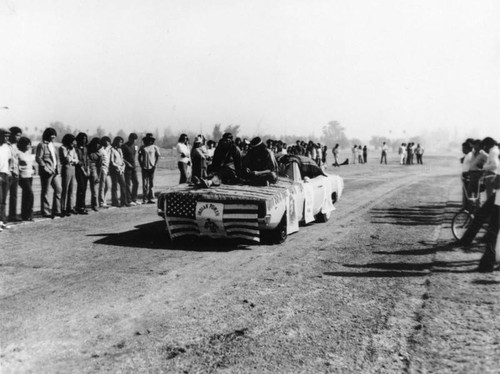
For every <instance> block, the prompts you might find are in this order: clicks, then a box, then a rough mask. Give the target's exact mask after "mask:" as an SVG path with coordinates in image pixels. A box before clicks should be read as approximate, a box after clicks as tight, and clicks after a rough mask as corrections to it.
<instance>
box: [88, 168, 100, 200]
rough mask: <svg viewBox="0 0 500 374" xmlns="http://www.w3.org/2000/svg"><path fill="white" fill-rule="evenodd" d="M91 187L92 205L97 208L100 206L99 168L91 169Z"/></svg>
mask: <svg viewBox="0 0 500 374" xmlns="http://www.w3.org/2000/svg"><path fill="white" fill-rule="evenodd" d="M89 189H90V205H91V206H92V209H97V208H98V207H99V203H98V199H97V197H98V195H99V173H98V172H97V170H91V171H90V176H89Z"/></svg>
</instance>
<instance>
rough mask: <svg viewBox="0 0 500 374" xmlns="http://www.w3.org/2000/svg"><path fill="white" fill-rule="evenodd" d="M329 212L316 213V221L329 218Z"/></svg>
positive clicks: (325, 220) (324, 220) (323, 220)
mask: <svg viewBox="0 0 500 374" xmlns="http://www.w3.org/2000/svg"><path fill="white" fill-rule="evenodd" d="M330 216H331V213H321V212H320V213H318V214H316V222H320V223H322V222H328V220H329V219H330Z"/></svg>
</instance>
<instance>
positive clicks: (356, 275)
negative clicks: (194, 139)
mask: <svg viewBox="0 0 500 374" xmlns="http://www.w3.org/2000/svg"><path fill="white" fill-rule="evenodd" d="M425 162H426V164H425V165H423V166H422V165H411V166H400V165H399V164H397V163H391V164H389V165H379V164H378V163H377V162H376V160H375V161H372V162H370V163H368V164H366V165H350V166H346V167H341V168H336V169H332V168H331V167H330V168H329V169H328V172H335V173H338V174H339V175H341V176H342V177H344V179H345V193H344V195H343V197H342V199H341V200H340V201H339V202H338V203H337V204H336V207H337V210H336V211H335V212H334V213H333V215H332V218H331V219H330V221H329V222H327V223H324V224H311V225H308V226H305V227H301V228H300V231H299V232H298V233H296V234H294V235H291V236H289V237H288V239H287V241H286V242H285V243H284V244H282V245H250V246H248V245H242V244H238V243H234V242H221V241H210V240H197V241H193V242H188V243H175V244H171V243H169V242H168V241H166V237H165V232H164V223H163V222H162V220H161V218H159V217H158V216H157V215H156V207H155V206H154V205H141V206H136V207H131V208H112V209H108V210H103V211H100V212H98V213H94V212H92V213H91V214H89V215H88V216H71V217H68V218H64V219H56V220H50V219H37V220H35V222H34V223H30V224H24V223H23V224H16V225H14V226H13V227H12V228H11V229H9V230H5V231H4V232H2V233H0V247H1V253H0V272H1V284H0V291H1V295H0V296H1V306H0V318H1V321H2V324H1V357H0V360H1V361H0V362H1V372H2V373H94V372H113V373H118V372H119V373H138V372H141V373H499V372H500V302H499V296H500V277H499V272H494V273H492V274H480V273H476V272H474V271H473V270H474V268H475V267H476V266H477V263H478V259H479V258H480V256H481V253H482V251H483V250H484V248H483V246H482V244H480V243H478V244H477V245H476V246H474V248H473V249H472V250H469V251H464V250H461V249H457V250H453V251H450V250H448V248H447V247H446V244H447V243H448V242H450V241H451V231H450V220H451V216H452V214H453V212H455V211H456V210H457V209H458V207H459V201H460V180H459V177H458V173H459V165H458V160H457V158H450V157H427V158H426V160H425ZM450 165H451V166H450ZM159 179H160V180H159V182H160V184H161V185H163V186H165V185H169V184H173V183H175V182H176V179H177V175H172V174H167V173H164V174H162V175H160V178H159Z"/></svg>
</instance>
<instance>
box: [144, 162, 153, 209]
mask: <svg viewBox="0 0 500 374" xmlns="http://www.w3.org/2000/svg"><path fill="white" fill-rule="evenodd" d="M154 179H155V169H142V201H143V202H146V201H151V200H153V199H154V198H155V192H154V186H155V185H154Z"/></svg>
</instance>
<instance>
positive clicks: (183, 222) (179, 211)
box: [165, 194, 260, 242]
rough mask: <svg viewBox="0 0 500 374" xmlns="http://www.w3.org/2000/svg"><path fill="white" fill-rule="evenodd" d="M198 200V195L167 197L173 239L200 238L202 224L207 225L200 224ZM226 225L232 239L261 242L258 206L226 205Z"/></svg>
mask: <svg viewBox="0 0 500 374" xmlns="http://www.w3.org/2000/svg"><path fill="white" fill-rule="evenodd" d="M188 196H190V197H188ZM197 201H198V199H197V198H196V197H195V196H194V195H180V194H169V195H167V197H166V199H165V212H166V213H167V214H166V215H165V220H166V222H167V229H168V232H169V234H170V237H171V238H172V239H174V238H178V237H181V236H185V235H200V228H199V224H203V222H197V220H196V217H195V209H196V202H197ZM222 224H223V226H224V230H225V232H226V235H227V237H229V238H238V239H246V240H251V241H256V242H259V241H260V236H259V222H258V205H257V204H242V203H239V202H235V203H231V202H227V203H224V209H223V214H222Z"/></svg>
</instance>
